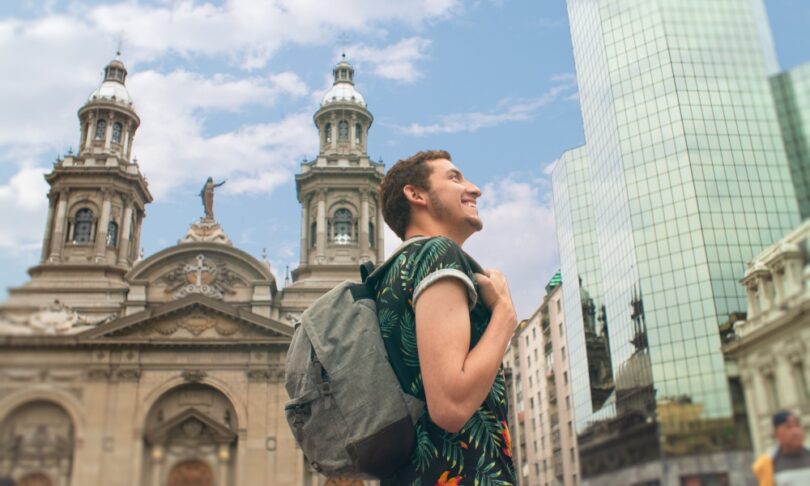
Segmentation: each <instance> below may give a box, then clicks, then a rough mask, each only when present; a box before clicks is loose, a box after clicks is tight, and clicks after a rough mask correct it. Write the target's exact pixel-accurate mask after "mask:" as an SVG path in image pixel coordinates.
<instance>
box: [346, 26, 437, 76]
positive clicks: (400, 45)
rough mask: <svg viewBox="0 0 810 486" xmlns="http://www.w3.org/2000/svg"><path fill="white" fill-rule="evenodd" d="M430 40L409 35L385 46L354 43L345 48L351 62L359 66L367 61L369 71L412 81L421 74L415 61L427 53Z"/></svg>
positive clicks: (378, 74)
mask: <svg viewBox="0 0 810 486" xmlns="http://www.w3.org/2000/svg"><path fill="white" fill-rule="evenodd" d="M430 43H431V41H430V40H429V39H425V38H422V37H409V38H407V39H403V40H401V41H399V42H397V43H396V44H392V45H389V46H385V47H380V48H377V47H371V46H366V45H362V44H355V45H353V46H350V47H348V48H347V49H346V51H347V52H348V53H350V54H351V60H352V62H356V63H357V65H358V66H359V67H361V68H362V67H363V64H365V63H368V64H369V65H370V66H371V72H372V73H373V74H376V75H377V76H380V77H382V78H386V79H392V80H395V81H401V82H405V83H412V82H414V81H416V80H417V79H419V78H420V77H421V76H422V73H421V72H420V71H419V69H418V68H417V66H416V63H417V62H418V61H420V60H422V59H423V58H424V57H425V56H426V55H427V54H426V51H427V50H428V48H429V47H430Z"/></svg>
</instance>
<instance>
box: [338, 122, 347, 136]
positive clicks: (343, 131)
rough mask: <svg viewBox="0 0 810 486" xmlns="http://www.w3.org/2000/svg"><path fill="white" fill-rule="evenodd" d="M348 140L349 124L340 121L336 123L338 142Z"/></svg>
mask: <svg viewBox="0 0 810 486" xmlns="http://www.w3.org/2000/svg"><path fill="white" fill-rule="evenodd" d="M348 139H349V122H347V121H346V120H341V121H340V122H339V123H338V141H340V140H348Z"/></svg>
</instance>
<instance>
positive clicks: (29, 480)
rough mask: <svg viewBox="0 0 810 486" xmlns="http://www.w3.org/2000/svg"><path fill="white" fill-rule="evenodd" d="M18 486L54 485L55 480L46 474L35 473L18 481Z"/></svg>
mask: <svg viewBox="0 0 810 486" xmlns="http://www.w3.org/2000/svg"><path fill="white" fill-rule="evenodd" d="M17 485H18V486H53V481H51V478H49V477H48V475H46V474H42V473H33V474H27V475H25V476H23V477H22V478H21V479H20V482H19V483H17Z"/></svg>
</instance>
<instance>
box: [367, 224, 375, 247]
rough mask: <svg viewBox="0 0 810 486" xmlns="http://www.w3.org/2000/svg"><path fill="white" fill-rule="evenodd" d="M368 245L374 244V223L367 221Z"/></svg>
mask: <svg viewBox="0 0 810 486" xmlns="http://www.w3.org/2000/svg"><path fill="white" fill-rule="evenodd" d="M368 246H372V247H373V246H374V223H372V222H369V223H368Z"/></svg>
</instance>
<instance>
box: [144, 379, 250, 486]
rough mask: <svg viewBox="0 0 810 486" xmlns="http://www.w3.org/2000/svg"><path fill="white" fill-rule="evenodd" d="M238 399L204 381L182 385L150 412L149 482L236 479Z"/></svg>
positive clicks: (158, 485) (150, 485) (187, 484)
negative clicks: (236, 411) (235, 405)
mask: <svg viewBox="0 0 810 486" xmlns="http://www.w3.org/2000/svg"><path fill="white" fill-rule="evenodd" d="M236 422H237V421H236V414H235V412H234V408H233V404H231V402H230V400H228V398H227V397H226V396H225V395H224V394H223V393H222V392H220V391H219V390H217V389H216V388H214V387H211V386H209V385H205V384H201V383H187V384H183V385H180V386H177V387H175V388H173V389H171V390H169V391H168V392H166V393H165V394H163V396H161V397H160V398H159V399H158V400H157V401H156V402H155V404H154V405H153V406H152V408H151V409H150V410H149V413H148V414H147V416H146V424H145V427H144V455H143V457H144V458H145V461H144V474H143V478H144V480H143V485H144V486H162V485H164V484H166V485H169V486H209V485H211V486H213V485H214V484H217V485H227V484H233V479H234V472H235V457H236V450H237V446H238V443H237V430H238V424H237V423H236Z"/></svg>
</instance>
